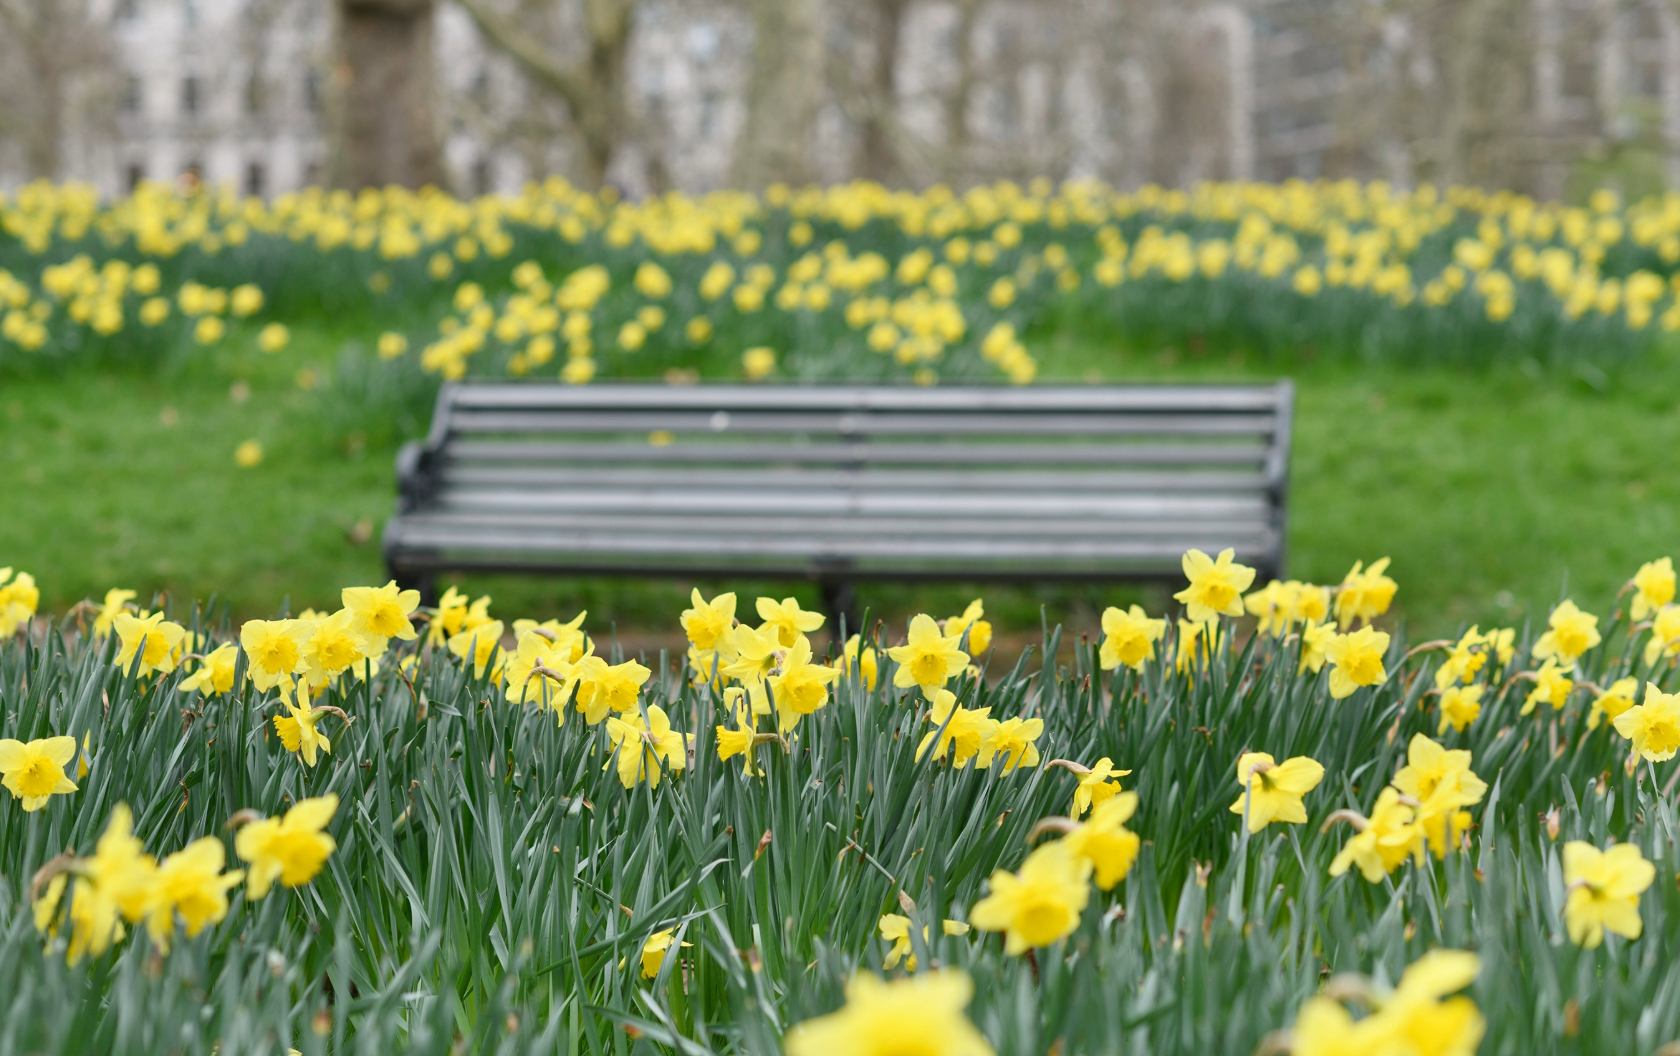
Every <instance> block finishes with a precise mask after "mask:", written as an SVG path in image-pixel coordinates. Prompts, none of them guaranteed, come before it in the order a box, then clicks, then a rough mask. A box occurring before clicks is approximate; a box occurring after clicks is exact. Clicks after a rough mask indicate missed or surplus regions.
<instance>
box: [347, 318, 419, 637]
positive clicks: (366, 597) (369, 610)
mask: <svg viewBox="0 0 1680 1056" xmlns="http://www.w3.org/2000/svg"><path fill="white" fill-rule="evenodd" d="M387 336H389V335H387ZM340 599H341V600H342V601H343V603H344V608H345V609H346V610H348V611H349V612H350V613H351V622H350V629H351V630H352V631H354V632H355V633H357V634H359V635H361V636H362V651H363V655H365V656H384V655H385V651H386V649H388V648H389V647H390V642H391V639H392V638H396V639H398V640H400V641H404V642H409V641H413V640H414V639H415V638H417V637H419V632H418V631H416V630H415V629H414V621H413V620H411V619H410V618H409V617H411V616H413V615H414V612H415V610H417V609H418V608H419V607H420V592H419V591H418V590H398V589H397V581H396V580H394V579H393V580H391V581H390V582H389V583H387V584H385V585H384V586H383V587H345V588H344V590H343V591H342V592H341V593H340Z"/></svg>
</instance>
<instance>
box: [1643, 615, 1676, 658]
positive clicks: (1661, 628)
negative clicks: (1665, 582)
mask: <svg viewBox="0 0 1680 1056" xmlns="http://www.w3.org/2000/svg"><path fill="white" fill-rule="evenodd" d="M1677 655H1680V605H1664V606H1663V607H1661V608H1660V609H1658V610H1657V612H1656V615H1655V616H1653V617H1652V618H1651V637H1650V638H1649V639H1647V640H1646V642H1645V663H1646V664H1647V665H1655V664H1656V662H1657V661H1658V660H1660V659H1662V658H1663V657H1665V656H1666V657H1673V656H1677Z"/></svg>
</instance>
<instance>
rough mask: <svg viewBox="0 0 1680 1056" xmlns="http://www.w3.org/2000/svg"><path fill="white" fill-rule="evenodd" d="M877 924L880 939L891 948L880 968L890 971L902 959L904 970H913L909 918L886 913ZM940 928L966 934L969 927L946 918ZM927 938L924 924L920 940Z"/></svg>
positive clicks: (914, 963)
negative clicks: (889, 944)
mask: <svg viewBox="0 0 1680 1056" xmlns="http://www.w3.org/2000/svg"><path fill="white" fill-rule="evenodd" d="M877 926H878V927H879V928H880V929H881V940H882V941H883V942H890V943H892V948H891V949H889V950H887V956H886V959H885V960H883V961H882V962H881V968H882V970H883V971H888V972H890V971H892V970H893V969H894V968H896V967H898V964H899V962H900V961H902V962H904V970H905V971H907V972H913V971H915V970H916V955H915V953H913V952H912V950H913V948H914V947H912V946H911V943H910V918H909V917H902V916H899V915H898V914H897V913H888V914H886V915H885V916H883V917H882V918H881V920H880V923H879V924H878V925H877ZM940 930H941V931H943V932H944V933H945V934H947V935H967V934H968V932H969V927H968V925H967V924H964V923H963V922H962V921H960V920H947V921H944V922H943V923H942V924H941V925H940ZM927 939H928V929H927V928H926V927H925V926H924V927H923V928H922V942H924V943H926V942H927Z"/></svg>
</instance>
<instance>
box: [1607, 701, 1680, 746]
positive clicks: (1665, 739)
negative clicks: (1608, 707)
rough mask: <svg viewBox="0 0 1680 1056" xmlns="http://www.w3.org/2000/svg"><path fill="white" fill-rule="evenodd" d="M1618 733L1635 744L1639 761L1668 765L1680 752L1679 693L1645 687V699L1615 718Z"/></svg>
mask: <svg viewBox="0 0 1680 1056" xmlns="http://www.w3.org/2000/svg"><path fill="white" fill-rule="evenodd" d="M1615 727H1616V732H1617V733H1619V734H1621V735H1622V736H1623V737H1625V738H1627V740H1628V741H1630V742H1632V745H1633V750H1634V751H1635V752H1636V753H1638V755H1639V756H1640V758H1642V759H1645V760H1647V761H1649V762H1653V763H1665V762H1667V761H1668V760H1670V759H1673V758H1674V756H1675V753H1676V752H1680V693H1664V692H1663V691H1662V690H1660V689H1658V688H1657V686H1656V683H1654V682H1647V683H1646V684H1645V699H1644V700H1643V701H1641V702H1640V703H1639V704H1636V705H1635V706H1633V707H1631V708H1629V709H1628V710H1626V711H1624V712H1622V713H1621V714H1620V715H1618V716H1616V719H1615Z"/></svg>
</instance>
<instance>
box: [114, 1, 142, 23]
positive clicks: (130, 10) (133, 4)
mask: <svg viewBox="0 0 1680 1056" xmlns="http://www.w3.org/2000/svg"><path fill="white" fill-rule="evenodd" d="M117 17H118V18H120V19H122V20H123V21H125V22H129V21H133V20H134V19H136V18H139V17H140V0H117Z"/></svg>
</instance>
